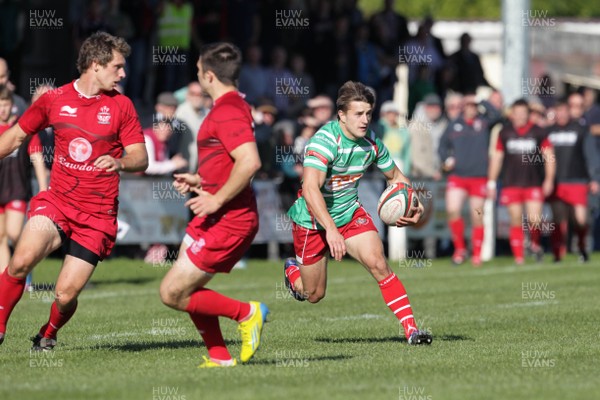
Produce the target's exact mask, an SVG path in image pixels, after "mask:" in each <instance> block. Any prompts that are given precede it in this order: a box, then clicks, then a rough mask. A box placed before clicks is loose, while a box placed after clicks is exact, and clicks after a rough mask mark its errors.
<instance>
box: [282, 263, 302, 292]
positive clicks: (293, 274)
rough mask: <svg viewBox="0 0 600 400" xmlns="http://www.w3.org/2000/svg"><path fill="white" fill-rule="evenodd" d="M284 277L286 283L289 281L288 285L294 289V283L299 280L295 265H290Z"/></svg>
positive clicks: (297, 269)
mask: <svg viewBox="0 0 600 400" xmlns="http://www.w3.org/2000/svg"><path fill="white" fill-rule="evenodd" d="M285 276H286V277H287V278H288V281H290V283H291V284H292V287H294V283H296V281H297V280H298V278H300V268H298V267H297V266H295V265H292V266H291V267H289V268H288V269H286V270H285Z"/></svg>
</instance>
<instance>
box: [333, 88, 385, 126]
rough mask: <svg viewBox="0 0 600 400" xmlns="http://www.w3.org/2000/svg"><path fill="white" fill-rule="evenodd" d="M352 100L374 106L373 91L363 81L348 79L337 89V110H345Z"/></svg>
mask: <svg viewBox="0 0 600 400" xmlns="http://www.w3.org/2000/svg"><path fill="white" fill-rule="evenodd" d="M353 101H362V102H365V103H369V104H370V105H371V107H375V91H374V90H373V89H371V88H370V87H368V86H367V85H365V84H364V83H361V82H354V81H348V82H346V83H344V84H343V85H342V87H341V88H340V90H338V97H337V100H336V102H335V105H336V107H337V110H338V111H342V112H346V111H348V108H349V107H350V103H351V102H353ZM338 118H339V116H338Z"/></svg>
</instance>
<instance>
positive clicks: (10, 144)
mask: <svg viewBox="0 0 600 400" xmlns="http://www.w3.org/2000/svg"><path fill="white" fill-rule="evenodd" d="M26 137H27V134H26V133H25V131H24V130H23V129H21V127H20V126H19V124H18V123H17V124H15V125H13V126H12V127H11V128H10V129H8V130H7V131H6V132H4V133H3V134H2V135H0V160H1V159H3V158H4V157H6V156H7V155H9V154H10V153H12V152H13V151H14V150H15V149H16V148H17V147H19V146H20V145H21V143H23V141H24V140H25V138H26Z"/></svg>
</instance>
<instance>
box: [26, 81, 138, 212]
mask: <svg viewBox="0 0 600 400" xmlns="http://www.w3.org/2000/svg"><path fill="white" fill-rule="evenodd" d="M74 85H75V82H71V83H68V84H66V85H64V86H61V87H59V88H57V89H54V90H51V91H48V92H46V93H45V94H44V95H43V96H42V97H40V98H39V100H37V101H36V102H35V103H33V104H32V105H31V107H30V108H29V109H27V111H25V114H23V116H22V117H21V119H19V122H18V124H19V125H20V126H21V128H22V129H23V130H24V131H25V132H26V133H27V134H29V135H34V134H36V133H37V132H39V131H41V130H42V129H45V128H46V127H48V126H52V127H53V128H54V138H55V139H54V146H55V148H54V164H53V166H52V175H51V177H50V186H49V190H50V191H51V192H52V193H53V194H54V195H56V197H58V198H59V199H60V200H62V201H64V202H65V203H67V204H70V205H71V206H73V207H75V208H77V209H79V210H81V211H84V212H87V213H90V214H108V215H116V214H117V211H118V200H117V196H118V194H119V173H118V172H106V171H105V170H103V169H100V168H96V167H94V161H95V160H96V159H97V158H98V157H100V156H102V155H105V154H107V155H110V156H111V157H114V158H120V157H121V156H122V155H123V148H124V147H126V146H129V145H131V144H135V143H144V136H143V135H142V128H141V126H140V122H139V119H138V116H137V113H136V111H135V108H134V107H133V104H132V103H131V100H129V98H127V97H126V96H124V95H122V94H120V93H119V92H117V91H116V90H112V91H110V92H101V93H100V94H98V95H96V96H92V97H87V96H85V95H83V94H81V93H79V92H78V91H77V90H76V89H75V86H74Z"/></svg>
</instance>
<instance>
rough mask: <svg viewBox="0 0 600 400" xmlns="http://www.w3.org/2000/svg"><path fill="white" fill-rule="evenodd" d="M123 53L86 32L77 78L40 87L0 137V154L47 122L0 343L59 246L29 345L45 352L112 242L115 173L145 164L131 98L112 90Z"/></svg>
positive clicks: (0, 320) (2, 311) (2, 306)
mask: <svg viewBox="0 0 600 400" xmlns="http://www.w3.org/2000/svg"><path fill="white" fill-rule="evenodd" d="M129 51H130V47H129V45H128V44H127V43H126V42H125V40H124V39H122V38H118V37H115V36H112V35H109V34H107V33H104V32H97V33H95V34H93V35H92V36H90V37H89V38H88V39H86V40H85V41H84V42H83V44H82V46H81V49H80V50H79V56H78V59H77V69H78V70H79V72H80V73H81V76H80V77H79V79H77V80H75V81H73V82H71V83H68V84H66V85H64V86H61V87H59V88H57V89H54V90H51V91H48V92H46V93H45V94H44V95H43V96H42V97H40V99H39V100H37V101H36V102H35V103H34V104H33V105H32V106H31V107H30V108H29V109H28V110H27V111H26V112H25V114H23V116H22V117H21V119H20V120H19V122H18V123H17V124H16V125H15V126H13V127H12V128H10V129H9V130H8V131H6V132H5V133H4V134H3V135H2V136H0V158H4V157H6V156H7V155H8V154H10V153H11V152H12V151H13V150H14V149H16V148H17V147H19V146H20V145H21V143H23V141H24V140H26V139H27V137H28V136H29V135H34V134H36V133H37V132H39V131H40V130H42V129H44V128H46V127H48V126H50V125H51V126H53V127H54V134H55V152H54V164H53V167H52V176H51V178H50V185H49V187H48V190H47V191H45V192H41V193H39V194H38V195H36V196H35V197H34V198H33V199H32V200H31V203H30V211H29V214H28V216H29V220H28V222H27V224H26V225H25V228H24V230H23V233H22V234H21V238H20V239H19V242H18V243H17V246H16V249H15V253H14V255H13V257H12V259H11V260H10V262H9V264H8V268H7V269H6V270H5V272H4V273H3V274H2V275H1V276H0V342H2V341H3V340H4V335H5V333H6V324H7V322H8V318H9V317H10V314H11V312H12V310H13V309H14V307H15V305H16V304H17V302H18V301H19V300H20V298H21V296H22V294H23V289H24V286H25V277H26V276H27V274H28V273H29V271H31V270H32V269H33V268H34V267H35V266H36V265H37V264H38V263H39V262H40V261H41V260H42V259H43V258H44V257H46V256H47V255H48V254H50V253H51V252H52V251H54V250H56V249H57V248H58V247H60V246H61V245H62V246H63V247H64V249H65V250H66V255H65V259H64V261H63V265H62V269H61V271H60V273H59V275H58V279H57V281H56V294H55V295H56V298H55V301H54V302H53V303H52V307H51V310H50V318H49V319H48V322H47V323H46V324H45V325H43V326H42V328H41V329H40V330H39V333H38V334H37V335H36V336H35V337H34V338H33V339H32V340H33V349H35V350H51V349H52V348H53V347H54V346H55V345H56V334H57V332H58V330H59V329H60V328H61V327H62V326H63V325H65V324H66V323H67V321H69V319H70V318H71V317H72V316H73V314H74V313H75V310H76V308H77V297H78V296H79V294H80V293H81V291H82V289H83V287H84V286H85V284H86V283H87V281H88V280H89V279H90V277H91V276H92V273H93V272H94V269H95V266H96V265H97V263H98V262H99V261H101V260H102V259H104V258H105V257H106V256H108V255H109V254H110V252H111V250H112V248H113V246H114V244H115V238H116V233H117V211H118V200H117V196H118V192H119V171H130V172H135V171H144V170H145V169H146V167H147V166H148V156H147V154H146V146H145V144H144V136H143V135H142V129H141V126H140V123H139V120H138V116H137V113H136V111H135V109H134V107H133V104H132V102H131V100H129V99H128V98H127V97H125V96H123V95H121V94H120V93H119V92H117V91H116V90H115V87H116V86H117V84H118V83H119V81H121V80H122V79H123V78H124V77H125V57H127V55H129ZM124 153H125V154H124Z"/></svg>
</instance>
